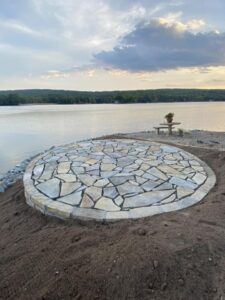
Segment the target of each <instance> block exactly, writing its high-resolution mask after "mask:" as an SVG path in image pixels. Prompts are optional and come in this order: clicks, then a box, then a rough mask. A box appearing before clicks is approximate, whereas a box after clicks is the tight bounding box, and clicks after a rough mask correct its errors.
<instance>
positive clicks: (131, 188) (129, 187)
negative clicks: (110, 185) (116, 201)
mask: <svg viewBox="0 0 225 300" xmlns="http://www.w3.org/2000/svg"><path fill="white" fill-rule="evenodd" d="M117 189H118V192H119V194H120V195H122V196H123V195H126V194H131V193H143V191H144V190H143V189H142V188H141V187H140V186H137V185H134V184H131V183H129V182H125V183H123V184H121V185H118V186H117Z"/></svg>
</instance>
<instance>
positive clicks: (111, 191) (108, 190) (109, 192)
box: [103, 186, 118, 199]
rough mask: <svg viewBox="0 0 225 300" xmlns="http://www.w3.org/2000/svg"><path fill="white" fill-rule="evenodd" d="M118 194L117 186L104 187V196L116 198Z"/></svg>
mask: <svg viewBox="0 0 225 300" xmlns="http://www.w3.org/2000/svg"><path fill="white" fill-rule="evenodd" d="M117 195H118V192H117V190H116V188H115V187H113V186H112V187H105V188H104V189H103V196H104V197H107V198H110V199H114V198H116V196H117Z"/></svg>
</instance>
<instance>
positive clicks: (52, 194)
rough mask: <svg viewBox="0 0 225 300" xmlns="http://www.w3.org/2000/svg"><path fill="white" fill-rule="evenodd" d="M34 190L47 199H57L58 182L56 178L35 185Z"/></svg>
mask: <svg viewBox="0 0 225 300" xmlns="http://www.w3.org/2000/svg"><path fill="white" fill-rule="evenodd" d="M36 188H37V189H38V190H39V191H40V192H42V193H43V194H45V195H46V196H47V197H49V198H52V199H54V198H57V197H59V192H60V180H59V179H57V178H53V179H50V180H48V181H45V182H43V183H40V184H38V185H36Z"/></svg>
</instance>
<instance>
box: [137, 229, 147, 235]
mask: <svg viewBox="0 0 225 300" xmlns="http://www.w3.org/2000/svg"><path fill="white" fill-rule="evenodd" d="M137 233H138V235H140V236H145V235H146V234H147V230H146V229H144V228H138V231H137Z"/></svg>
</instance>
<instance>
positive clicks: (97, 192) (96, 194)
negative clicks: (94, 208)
mask: <svg viewBox="0 0 225 300" xmlns="http://www.w3.org/2000/svg"><path fill="white" fill-rule="evenodd" d="M85 193H86V194H88V196H90V197H91V199H92V200H93V201H97V200H98V199H99V198H100V197H101V196H102V189H101V188H99V187H96V186H90V187H88V188H87V189H86V190H85Z"/></svg>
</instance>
